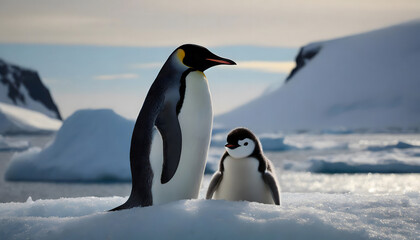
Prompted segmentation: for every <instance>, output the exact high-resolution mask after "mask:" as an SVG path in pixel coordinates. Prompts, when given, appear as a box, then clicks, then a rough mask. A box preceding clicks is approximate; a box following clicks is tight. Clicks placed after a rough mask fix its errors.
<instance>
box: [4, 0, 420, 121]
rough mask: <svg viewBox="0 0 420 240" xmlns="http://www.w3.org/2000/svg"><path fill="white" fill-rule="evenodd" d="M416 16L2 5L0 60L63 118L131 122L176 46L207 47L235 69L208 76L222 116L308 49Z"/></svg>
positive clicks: (176, 6)
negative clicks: (44, 89)
mask: <svg viewBox="0 0 420 240" xmlns="http://www.w3.org/2000/svg"><path fill="white" fill-rule="evenodd" d="M419 17H420V1H418V0H370V1H367V0H353V1H344V0H340V1H331V0H311V1H304V0H295V1H291V0H287V1H286V0H266V1H258V0H231V1H226V0H214V1H202V0H197V1H188V0H178V1H169V0H168V1H156V0H154V1H152V0H150V1H149V0H142V1H130V0H119V1H105V0H102V1H101V0H73V1H57V0H37V1H31V0H1V2H0V33H1V34H0V58H3V59H4V60H6V61H11V62H13V63H16V64H20V65H23V66H26V67H29V68H33V69H35V70H38V71H39V73H40V75H41V77H42V79H43V80H44V82H45V83H46V84H47V85H48V87H49V88H50V89H51V91H52V94H53V96H54V98H55V99H56V101H57V103H58V105H59V107H60V110H61V111H62V113H63V115H64V117H66V116H68V115H70V114H71V113H73V112H74V111H75V110H77V109H80V108H89V107H90V108H99V107H107V108H112V109H114V110H116V111H117V112H118V113H120V114H122V115H124V116H126V117H129V118H135V116H136V115H137V113H138V110H139V108H140V106H141V103H142V101H143V98H144V96H145V94H146V92H147V90H148V88H149V86H150V84H151V83H152V81H153V80H154V78H155V76H156V74H157V72H158V71H159V68H160V66H161V65H162V64H163V62H164V61H165V60H166V58H167V57H168V55H169V54H170V53H171V52H172V50H173V49H174V48H175V47H177V46H179V45H181V44H183V43H197V44H201V45H204V46H207V47H209V48H210V49H211V50H212V51H214V52H215V53H216V54H219V55H221V56H223V57H227V58H232V59H233V60H235V61H237V62H238V63H239V64H238V66H227V67H218V68H214V69H209V70H208V71H207V72H206V74H207V77H208V79H209V83H210V86H211V90H212V94H213V102H214V111H215V113H216V114H218V113H222V112H226V111H229V110H230V109H232V108H234V107H236V106H238V105H240V104H244V103H246V102H247V101H249V100H251V99H252V98H255V97H257V96H258V95H260V94H262V93H263V92H264V90H265V89H267V88H269V87H270V86H279V85H281V83H282V81H283V80H284V77H285V76H286V75H287V73H288V72H289V71H290V69H291V68H292V67H293V63H292V62H291V61H292V60H293V58H294V56H295V54H296V53H297V50H298V48H299V47H300V46H302V45H304V44H307V43H309V42H313V41H318V40H324V39H330V38H335V37H341V36H345V35H349V34H355V33H360V32H363V31H369V30H372V29H377V28H381V27H385V26H389V25H395V24H398V23H401V22H405V21H410V20H414V19H418V18H419Z"/></svg>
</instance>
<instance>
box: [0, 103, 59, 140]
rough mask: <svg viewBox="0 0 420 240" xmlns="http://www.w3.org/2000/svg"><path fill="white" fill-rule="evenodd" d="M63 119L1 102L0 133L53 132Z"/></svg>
mask: <svg viewBox="0 0 420 240" xmlns="http://www.w3.org/2000/svg"><path fill="white" fill-rule="evenodd" d="M60 127H61V121H60V120H57V119H55V118H50V117H48V116H46V115H44V114H42V113H40V112H36V111H32V110H28V109H25V108H21V107H16V106H13V105H9V104H5V103H0V134H28V133H29V134H34V133H51V132H55V131H57V130H58V129H59V128H60Z"/></svg>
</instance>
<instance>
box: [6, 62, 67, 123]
mask: <svg viewBox="0 0 420 240" xmlns="http://www.w3.org/2000/svg"><path fill="white" fill-rule="evenodd" d="M0 102H3V103H7V104H12V105H16V106H18V107H22V108H26V109H30V110H33V111H37V112H41V113H43V114H45V115H47V116H49V117H52V118H55V119H59V120H61V115H60V112H59V110H58V108H57V106H56V104H55V103H54V100H53V99H52V97H51V94H50V92H49V90H48V89H47V88H46V87H45V85H44V84H43V83H42V81H41V79H40V77H39V75H38V73H37V72H35V71H33V70H29V69H25V68H22V67H19V66H16V65H12V64H9V63H7V62H5V61H3V60H1V59H0Z"/></svg>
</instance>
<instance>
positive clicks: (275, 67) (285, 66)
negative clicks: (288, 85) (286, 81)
mask: <svg viewBox="0 0 420 240" xmlns="http://www.w3.org/2000/svg"><path fill="white" fill-rule="evenodd" d="M295 66H296V63H295V62H293V61H287V62H286V61H283V62H278V61H277V62H276V61H243V62H237V66H236V68H239V69H248V70H256V71H261V72H267V73H290V71H291V70H292V69H293V68H294V67H295Z"/></svg>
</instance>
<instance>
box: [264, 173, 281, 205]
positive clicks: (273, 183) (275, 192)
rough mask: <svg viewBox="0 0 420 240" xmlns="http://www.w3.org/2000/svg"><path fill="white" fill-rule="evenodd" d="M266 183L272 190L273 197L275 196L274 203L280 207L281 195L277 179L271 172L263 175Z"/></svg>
mask: <svg viewBox="0 0 420 240" xmlns="http://www.w3.org/2000/svg"><path fill="white" fill-rule="evenodd" d="M263 178H264V182H265V183H266V184H267V185H268V187H269V188H270V190H271V195H272V196H273V200H274V203H275V204H276V205H280V194H279V189H278V187H277V182H276V179H275V178H274V176H273V174H271V172H268V171H266V172H265V173H264V175H263Z"/></svg>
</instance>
